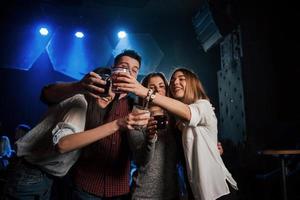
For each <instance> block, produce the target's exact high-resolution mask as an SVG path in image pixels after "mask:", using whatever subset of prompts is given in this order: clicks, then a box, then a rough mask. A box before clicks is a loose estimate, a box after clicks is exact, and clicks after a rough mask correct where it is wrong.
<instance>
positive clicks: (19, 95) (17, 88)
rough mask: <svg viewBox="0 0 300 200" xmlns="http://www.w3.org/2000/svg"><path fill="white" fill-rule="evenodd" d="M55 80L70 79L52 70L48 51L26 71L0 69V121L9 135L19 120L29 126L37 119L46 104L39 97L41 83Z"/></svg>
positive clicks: (44, 83)
mask: <svg viewBox="0 0 300 200" xmlns="http://www.w3.org/2000/svg"><path fill="white" fill-rule="evenodd" d="M56 81H73V79H71V78H69V77H66V76H64V75H62V74H60V73H58V72H56V71H54V70H53V68H52V65H51V62H50V60H49V57H48V54H47V53H45V52H44V53H43V54H41V56H40V57H39V58H38V59H37V61H36V62H35V63H34V65H33V66H32V68H31V69H30V70H28V71H25V70H18V69H5V68H0V92H1V94H2V95H1V97H0V111H1V112H0V122H1V123H2V126H3V127H2V128H3V131H4V132H6V133H8V134H12V133H13V131H14V128H15V127H16V126H17V125H18V124H20V123H26V124H28V125H30V126H31V127H33V126H35V124H36V123H37V122H38V121H39V120H40V118H41V117H42V115H43V113H44V112H45V111H46V109H47V106H46V105H44V104H43V103H42V102H41V101H40V100H39V95H40V91H41V89H42V87H43V86H45V85H47V84H49V83H54V82H56Z"/></svg>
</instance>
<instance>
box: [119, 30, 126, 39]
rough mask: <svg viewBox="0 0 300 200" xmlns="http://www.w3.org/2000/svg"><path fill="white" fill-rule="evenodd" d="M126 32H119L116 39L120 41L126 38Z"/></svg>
mask: <svg viewBox="0 0 300 200" xmlns="http://www.w3.org/2000/svg"><path fill="white" fill-rule="evenodd" d="M126 35H127V34H126V32H125V31H120V32H119V33H118V37H119V38H120V39H123V38H125V37H126Z"/></svg>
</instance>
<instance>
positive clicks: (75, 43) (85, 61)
mask: <svg viewBox="0 0 300 200" xmlns="http://www.w3.org/2000/svg"><path fill="white" fill-rule="evenodd" d="M47 52H48V54H49V58H50V60H51V62H52V64H53V67H54V69H55V70H56V71H59V72H61V73H63V74H66V75H67V76H70V77H72V78H75V79H77V80H78V79H81V78H82V77H83V76H84V75H85V74H86V73H88V72H90V71H92V70H93V69H94V68H96V67H98V66H105V65H106V64H107V62H108V61H109V59H110V57H111V52H112V47H111V45H110V43H109V41H108V40H107V38H106V36H105V35H96V34H95V35H93V34H88V33H85V36H84V38H82V39H79V38H76V37H75V36H74V35H73V33H72V32H71V31H70V30H63V29H61V30H59V31H57V32H56V34H55V35H54V36H53V38H52V40H51V41H50V43H49V45H48V46H47Z"/></svg>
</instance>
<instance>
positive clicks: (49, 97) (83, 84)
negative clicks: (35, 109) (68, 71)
mask: <svg viewBox="0 0 300 200" xmlns="http://www.w3.org/2000/svg"><path fill="white" fill-rule="evenodd" d="M105 83H106V82H105V81H103V80H101V77H100V76H99V75H98V74H96V73H95V72H90V73H88V74H87V75H85V76H84V77H83V78H82V79H81V80H80V81H78V82H70V83H55V84H50V85H48V86H45V87H44V88H43V89H42V92H41V96H40V99H41V101H42V102H44V103H46V104H48V105H52V104H57V103H59V102H61V101H63V100H65V99H67V98H69V97H71V96H74V95H75V94H89V95H90V96H92V97H94V98H99V94H101V93H103V92H104V89H103V88H102V87H101V86H102V85H105Z"/></svg>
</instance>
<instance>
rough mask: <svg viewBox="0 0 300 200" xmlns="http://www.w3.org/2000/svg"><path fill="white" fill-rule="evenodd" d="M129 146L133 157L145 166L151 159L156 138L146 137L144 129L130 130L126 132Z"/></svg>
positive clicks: (140, 164)
mask: <svg viewBox="0 0 300 200" xmlns="http://www.w3.org/2000/svg"><path fill="white" fill-rule="evenodd" d="M128 141H129V146H130V149H131V151H132V155H133V159H134V161H135V162H136V163H137V164H138V165H139V166H145V165H147V163H148V162H149V161H151V160H152V158H153V156H154V151H155V141H156V139H148V138H147V133H146V130H145V129H143V130H130V131H129V133H128Z"/></svg>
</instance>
